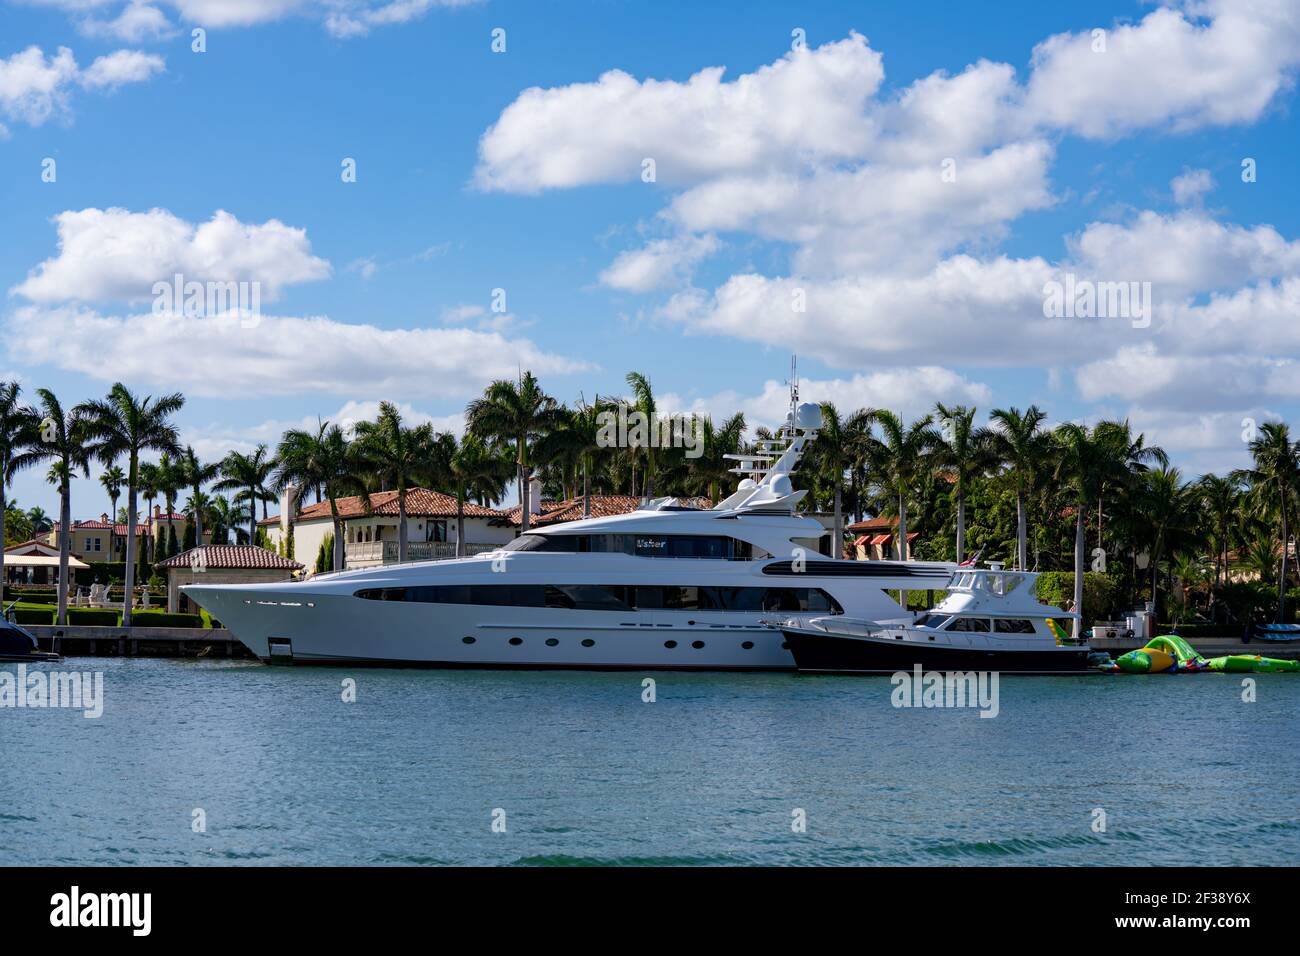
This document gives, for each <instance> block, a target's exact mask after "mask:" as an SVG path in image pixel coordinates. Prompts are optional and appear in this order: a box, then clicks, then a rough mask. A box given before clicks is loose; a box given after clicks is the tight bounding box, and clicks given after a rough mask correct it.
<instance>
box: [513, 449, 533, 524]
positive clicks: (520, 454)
mask: <svg viewBox="0 0 1300 956" xmlns="http://www.w3.org/2000/svg"><path fill="white" fill-rule="evenodd" d="M524 441H525V439H523V438H522V437H521V438H518V439H516V440H515V446H516V452H517V454H516V456H515V469H516V473H517V474H516V476H517V478H518V479H519V533H520V534H527V533H528V517H529V516H528V507H529V505H530V504H531V502H530V501H529V500H528V474H527V471H526V469H525V468H524Z"/></svg>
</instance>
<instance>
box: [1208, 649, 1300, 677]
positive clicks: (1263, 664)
mask: <svg viewBox="0 0 1300 956" xmlns="http://www.w3.org/2000/svg"><path fill="white" fill-rule="evenodd" d="M1205 664H1206V667H1207V668H1208V669H1209V670H1212V671H1222V672H1223V673H1225V674H1300V661H1282V660H1278V659H1277V658H1276V657H1260V656H1259V655H1258V654H1229V655H1227V656H1226V657H1211V658H1210V659H1209V660H1208V661H1206V662H1205Z"/></svg>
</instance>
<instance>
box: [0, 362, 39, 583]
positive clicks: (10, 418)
mask: <svg viewBox="0 0 1300 956" xmlns="http://www.w3.org/2000/svg"><path fill="white" fill-rule="evenodd" d="M20 391H21V388H20V386H19V385H18V383H17V382H2V383H0V583H3V581H4V579H5V564H4V561H5V559H4V546H5V542H6V541H7V540H8V539H7V538H6V537H5V518H6V515H7V513H8V505H7V503H6V501H5V494H6V492H7V491H8V490H9V486H10V484H12V482H13V476H14V468H13V461H14V458H15V457H16V456H17V455H18V454H20V453H21V451H22V449H23V448H24V447H25V446H27V445H28V444H30V443H31V442H32V441H34V440H35V439H36V438H37V437H38V435H37V431H38V429H37V422H38V418H37V415H36V412H34V411H33V410H32V409H31V408H28V407H27V406H26V405H24V404H22V403H21V402H20V401H19V400H18V394H19V392H20Z"/></svg>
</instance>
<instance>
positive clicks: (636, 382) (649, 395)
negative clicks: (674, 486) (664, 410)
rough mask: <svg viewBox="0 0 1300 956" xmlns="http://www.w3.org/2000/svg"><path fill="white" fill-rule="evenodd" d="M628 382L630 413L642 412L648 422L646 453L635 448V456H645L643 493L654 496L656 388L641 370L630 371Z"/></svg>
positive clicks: (657, 415)
mask: <svg viewBox="0 0 1300 956" xmlns="http://www.w3.org/2000/svg"><path fill="white" fill-rule="evenodd" d="M627 384H628V387H629V388H631V389H632V401H631V402H628V403H627V409H628V412H629V413H632V412H640V413H641V414H642V415H643V416H645V423H646V430H647V435H646V444H645V446H644V455H643V456H637V454H636V451H637V449H636V448H635V446H634V448H633V457H634V458H635V457H644V458H645V468H644V469H643V470H642V476H643V477H642V481H641V493H642V496H643V497H645V498H653V497H654V493H655V459H656V457H657V456H656V455H655V445H656V436H657V433H658V428H659V412H658V409H657V408H656V406H655V393H654V389H653V388H651V387H650V379H648V378H646V377H645V376H644V375H642V374H641V373H640V372H628V373H627Z"/></svg>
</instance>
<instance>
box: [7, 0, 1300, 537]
mask: <svg viewBox="0 0 1300 956" xmlns="http://www.w3.org/2000/svg"><path fill="white" fill-rule="evenodd" d="M196 26H201V27H203V28H204V29H205V30H206V31H207V34H206V43H207V49H206V52H203V53H195V52H192V50H191V42H192V41H191V31H192V30H193V29H194V28H195V27H196ZM498 28H499V29H503V30H504V31H505V44H506V49H505V52H502V53H495V52H493V51H492V49H491V43H492V31H493V30H494V29H498ZM796 29H801V30H802V31H803V32H804V36H805V37H806V48H805V49H800V50H792V31H794V30H796ZM1095 29H1102V30H1105V31H1106V33H1105V35H1104V40H1105V47H1104V49H1101V50H1097V49H1095V46H1096V41H1097V38H1096V37H1095V36H1094V35H1093V33H1092V31H1093V30H1095ZM33 48H35V49H33ZM61 48H67V49H68V50H69V51H70V53H67V54H61V53H60V49H61ZM1297 65H1300V13H1298V12H1297V10H1296V5H1295V4H1294V3H1282V2H1273V0H1244V2H1237V3H1232V4H1228V3H1220V2H1219V0H1211V2H1205V3H1200V2H1198V3H1194V4H1192V3H1188V4H1168V5H1165V6H1160V5H1156V4H1137V3H1093V4H1086V5H1085V4H1069V5H1065V4H1041V3H1012V4H1004V5H1002V10H1001V12H1000V13H999V15H997V16H991V15H989V14H988V13H987V12H986V9H985V8H984V6H983V5H979V4H969V5H954V4H949V3H922V2H918V3H912V4H906V5H901V4H884V3H880V4H864V3H808V4H798V5H792V4H778V3H746V4H743V5H739V4H736V5H732V4H721V3H720V4H684V3H682V4H678V3H658V4H652V5H647V4H634V3H622V2H611V0H607V2H569V3H548V4H537V3H522V2H504V0H485V2H480V3H473V2H470V3H436V2H434V3H424V2H420V0H413V2H412V0H407V2H398V3H389V2H385V0H373V2H372V0H330V2H309V0H266V2H262V3H253V2H251V0H227V2H218V0H157V2H154V3H146V2H143V0H131V2H129V3H128V2H127V0H25V2H9V3H4V4H2V5H0V209H2V210H3V218H2V219H0V223H2V224H3V225H2V227H0V229H2V231H0V236H3V240H4V241H3V242H0V287H3V289H4V290H5V294H4V296H3V299H0V322H2V323H3V340H2V341H3V347H2V348H0V375H3V376H4V377H13V376H17V377H19V378H20V380H21V382H22V384H23V386H24V390H25V392H27V394H28V395H30V393H31V391H32V390H33V389H35V388H36V387H41V386H45V387H49V388H52V389H53V390H54V391H56V392H57V393H58V394H59V396H60V397H61V398H62V399H63V401H64V402H65V404H71V403H73V402H75V401H77V400H80V399H82V398H86V397H89V396H98V395H101V394H103V393H104V392H105V391H106V390H107V388H108V387H109V385H110V384H111V383H112V382H113V381H115V380H118V379H121V380H123V381H125V382H126V383H127V384H128V385H130V386H131V387H132V388H134V389H136V390H138V391H141V392H143V393H159V392H163V391H171V390H181V391H183V392H185V393H186V394H187V396H189V401H188V403H187V407H186V409H185V411H184V412H183V414H182V415H181V416H180V419H179V421H180V424H181V426H182V432H183V438H184V439H185V440H186V441H189V442H191V443H193V444H194V445H195V447H196V448H197V449H198V450H199V451H200V452H201V453H202V454H204V455H205V456H206V457H209V458H216V457H218V456H219V455H220V454H222V453H223V452H224V451H225V450H227V449H229V448H232V447H233V448H241V449H246V448H248V447H251V446H252V445H253V444H255V443H256V442H258V441H268V442H271V443H272V444H273V443H274V440H275V438H276V437H277V436H278V434H279V433H280V431H282V430H283V429H284V428H285V427H289V426H293V425H297V424H299V423H301V422H302V421H303V420H305V419H314V418H315V416H317V415H320V416H322V417H325V418H340V417H342V418H350V417H357V416H362V415H366V414H368V413H369V412H370V410H372V409H373V407H374V406H375V404H376V403H377V402H378V401H379V400H380V399H390V400H393V401H396V402H398V403H400V404H401V405H402V406H403V407H404V408H406V409H408V413H409V414H410V415H411V416H412V418H416V419H418V418H424V417H428V418H431V419H433V420H434V421H435V422H437V423H438V424H439V426H440V427H457V423H458V420H459V416H460V413H461V411H462V410H463V408H464V405H465V402H466V401H467V400H468V399H469V398H471V397H472V396H473V395H474V394H476V393H477V392H478V391H479V390H480V389H481V387H482V385H483V384H485V383H486V381H487V380H488V379H490V378H493V377H497V376H502V375H512V374H513V372H514V370H515V369H517V368H518V367H520V366H521V365H522V366H524V367H532V368H535V369H536V370H537V371H538V373H539V375H540V377H541V378H542V380H543V383H544V385H545V386H546V387H547V388H548V389H549V390H550V391H551V392H552V393H553V394H555V395H556V396H557V397H559V398H561V399H564V400H573V399H575V398H576V397H577V396H578V395H579V393H580V392H581V393H584V394H585V395H587V396H588V397H590V396H591V395H593V394H595V393H597V392H599V393H602V394H604V393H611V392H621V391H622V390H624V384H623V376H624V375H625V373H626V372H627V371H629V370H631V369H636V370H639V371H643V372H645V373H646V374H647V375H649V376H650V378H651V380H652V382H653V384H654V386H655V388H656V391H657V392H659V393H660V394H661V395H662V396H664V397H665V400H666V402H667V403H669V404H672V405H674V406H676V407H678V408H680V409H683V410H687V409H698V410H704V411H709V412H710V413H712V414H714V415H723V414H728V413H730V412H731V411H733V410H737V409H740V410H744V411H745V412H746V413H747V415H748V416H749V417H750V419H751V421H752V422H753V423H755V424H761V423H772V422H773V421H774V420H775V419H776V418H777V417H779V415H780V414H781V412H782V410H783V394H784V389H783V385H782V379H783V378H784V376H785V374H786V371H787V368H788V364H789V356H790V354H791V353H792V352H797V353H799V356H800V371H801V375H802V377H803V378H804V380H805V397H806V398H814V399H817V398H830V399H833V400H835V401H836V402H837V403H839V404H841V405H843V406H850V407H852V406H858V405H887V406H890V407H894V408H897V409H899V410H901V411H903V412H905V413H907V414H919V413H922V412H925V411H928V410H929V408H930V407H932V405H933V403H934V402H935V401H936V400H942V401H946V402H949V401H950V402H966V403H968V404H977V405H979V406H980V407H981V409H982V410H985V411H986V410H987V409H989V408H992V407H995V406H999V405H1008V404H1014V405H1019V406H1025V405H1028V404H1031V403H1037V404H1039V405H1040V406H1042V407H1044V408H1045V409H1046V410H1047V411H1048V412H1049V414H1050V415H1051V416H1052V418H1053V419H1054V420H1063V419H1074V418H1082V419H1095V418H1097V417H1099V416H1107V415H1119V416H1123V415H1127V416H1129V417H1130V418H1131V419H1132V420H1133V422H1134V424H1135V425H1136V426H1137V427H1140V428H1143V429H1145V430H1147V431H1148V433H1149V434H1150V436H1151V437H1152V439H1153V440H1156V441H1158V442H1160V443H1161V444H1163V445H1165V446H1166V447H1167V448H1168V449H1169V450H1170V451H1171V452H1172V453H1173V454H1174V457H1175V459H1176V460H1177V461H1178V462H1179V463H1180V464H1182V465H1183V466H1184V467H1185V468H1186V470H1187V471H1188V472H1189V473H1197V472H1200V471H1202V470H1205V469H1220V468H1225V467H1232V466H1233V465H1236V464H1240V463H1242V461H1243V455H1244V445H1243V443H1242V441H1241V431H1242V424H1241V423H1242V421H1243V420H1244V419H1247V418H1250V419H1254V420H1263V419H1267V418H1274V417H1288V418H1294V417H1295V412H1296V410H1297V407H1300V401H1298V396H1300V376H1298V375H1297V371H1298V370H1297V368H1296V365H1295V359H1294V356H1295V355H1296V349H1297V346H1298V345H1300V342H1298V341H1297V340H1298V339H1300V330H1297V326H1300V322H1297V321H1296V318H1297V315H1298V314H1300V310H1298V309H1297V305H1298V303H1300V242H1298V241H1297V240H1298V239H1300V222H1297V209H1298V208H1300V203H1298V202H1297V200H1298V199H1300V185H1297V181H1296V175H1295V172H1294V170H1295V169H1296V168H1297V162H1296V148H1297V145H1298V141H1300V137H1298V136H1297V132H1296V124H1295V122H1294V118H1293V110H1294V91H1293V86H1294V78H1295V73H1296V69H1297ZM716 67H725V73H723V74H722V76H721V78H718V77H716V76H711V75H708V74H706V75H704V76H703V77H700V76H697V74H700V71H702V70H708V69H709V68H716ZM615 70H616V71H621V73H620V74H613V75H608V71H615ZM602 77H604V78H602ZM692 77H695V79H694V80H693V79H692ZM530 91H531V92H530ZM647 157H648V158H653V159H655V162H656V181H655V182H653V183H647V182H643V181H642V177H641V169H642V166H641V160H642V159H643V158H647ZM1247 157H1249V158H1251V159H1254V160H1255V162H1256V165H1257V179H1256V181H1255V182H1250V183H1246V182H1243V181H1242V178H1241V163H1242V160H1243V159H1244V158H1247ZM47 158H49V159H53V160H54V161H55V163H56V167H55V168H56V173H57V178H56V180H55V181H54V182H43V181H42V177H41V174H42V168H43V167H42V163H43V161H44V160H46V159H47ZM345 158H353V159H355V160H356V164H357V181H356V182H353V183H345V182H342V181H341V177H340V171H341V165H340V164H341V163H342V161H343V160H344V159H345ZM946 160H952V161H953V164H954V165H953V169H954V170H955V179H954V180H953V181H952V182H944V181H943V179H942V170H943V164H944V162H945V161H946ZM1175 183H1177V185H1175ZM945 189H946V190H947V191H945ZM151 210H155V211H156V212H153V213H151ZM219 211H222V212H223V213H224V217H223V218H222V219H221V220H220V221H219V222H214V217H216V216H217V214H218V212H219ZM205 224H206V225H205ZM61 239H62V241H63V246H62V248H61V246H60V240H61ZM122 250H127V251H126V252H125V253H122ZM176 271H182V272H183V273H184V274H185V275H186V277H187V278H193V279H197V280H199V281H209V280H210V281H226V280H241V279H249V280H256V281H259V282H261V284H262V287H263V290H264V293H263V295H264V301H263V303H262V313H263V315H262V316H261V318H260V319H259V320H258V322H257V324H256V325H255V326H254V327H251V328H245V327H242V326H241V325H240V323H238V322H233V323H232V322H231V321H229V317H227V320H226V321H224V322H223V321H222V320H221V318H220V317H214V316H201V317H189V318H186V317H171V318H169V317H166V316H163V317H159V316H156V315H153V314H152V313H151V301H152V299H151V291H150V287H151V285H152V283H153V282H154V281H157V280H167V279H170V278H171V276H172V275H173V273H174V272H176ZM1065 272H1071V273H1077V274H1078V275H1079V276H1080V277H1081V278H1089V279H1092V280H1094V281H1098V282H1103V281H1106V282H1109V281H1125V282H1128V281H1136V282H1142V281H1149V282H1151V283H1152V290H1153V291H1152V299H1153V303H1154V306H1153V313H1154V314H1153V317H1152V321H1151V322H1150V325H1149V327H1146V328H1136V327H1134V323H1132V322H1130V321H1128V319H1127V318H1124V317H1120V318H1116V317H1113V316H1112V317H1107V316H1102V317H1099V318H1097V319H1075V320H1049V319H1046V318H1045V317H1044V316H1043V313H1042V309H1041V306H1042V298H1043V294H1042V287H1043V284H1044V281H1046V280H1050V279H1052V278H1053V277H1057V276H1060V275H1063V274H1064V273H1065ZM494 289H503V290H504V291H505V302H506V312H505V313H504V314H502V313H494V312H492V311H491V307H492V294H493V290H494ZM796 289H798V290H800V291H802V293H804V295H805V296H806V301H807V303H808V307H807V309H806V310H805V311H803V312H795V311H793V310H792V309H791V308H790V307H789V302H790V298H791V293H792V291H793V290H796ZM88 484H90V488H93V491H91V490H90V489H87V492H88V493H86V494H77V495H74V511H75V512H76V513H77V514H78V515H79V516H86V515H90V514H97V513H98V512H99V511H100V510H103V508H104V507H105V505H104V504H101V503H100V501H99V498H100V497H102V495H100V494H99V489H98V485H97V483H88ZM13 493H14V494H15V496H16V497H17V499H18V500H19V501H20V502H21V503H22V504H24V505H30V504H41V505H42V506H44V507H45V508H46V509H47V510H51V511H52V510H54V503H55V496H54V494H53V492H52V489H50V488H49V486H47V485H45V484H44V482H43V481H42V480H41V476H40V475H36V474H27V475H21V476H19V477H18V478H17V479H16V481H15V484H14V492H13Z"/></svg>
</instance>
